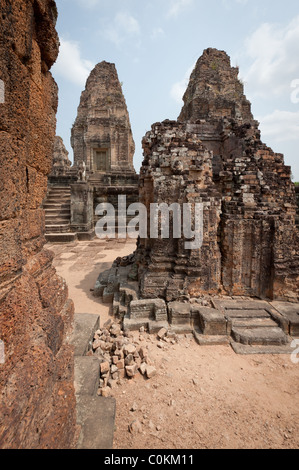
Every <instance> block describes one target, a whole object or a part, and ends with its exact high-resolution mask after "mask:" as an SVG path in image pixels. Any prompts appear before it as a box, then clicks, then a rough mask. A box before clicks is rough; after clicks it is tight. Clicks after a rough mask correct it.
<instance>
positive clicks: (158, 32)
mask: <svg viewBox="0 0 299 470" xmlns="http://www.w3.org/2000/svg"><path fill="white" fill-rule="evenodd" d="M164 35H165V31H164V29H163V28H154V29H153V31H152V34H151V39H153V40H156V39H159V38H160V37H162V36H164Z"/></svg>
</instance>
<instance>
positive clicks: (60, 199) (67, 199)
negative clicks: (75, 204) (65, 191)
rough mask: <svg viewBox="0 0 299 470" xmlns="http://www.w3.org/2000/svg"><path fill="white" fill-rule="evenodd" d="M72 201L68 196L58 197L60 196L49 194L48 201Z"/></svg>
mask: <svg viewBox="0 0 299 470" xmlns="http://www.w3.org/2000/svg"><path fill="white" fill-rule="evenodd" d="M68 201H70V198H69V197H68V196H63V197H58V196H49V197H47V202H48V203H51V204H66V203H67V202H68Z"/></svg>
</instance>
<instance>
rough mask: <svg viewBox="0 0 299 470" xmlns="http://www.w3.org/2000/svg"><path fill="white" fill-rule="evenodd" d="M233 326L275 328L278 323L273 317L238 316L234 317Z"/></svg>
mask: <svg viewBox="0 0 299 470" xmlns="http://www.w3.org/2000/svg"><path fill="white" fill-rule="evenodd" d="M232 326H233V327H236V328H239V327H241V328H268V327H274V328H275V327H277V326H278V325H277V323H276V322H275V321H274V320H272V319H271V318H237V319H232Z"/></svg>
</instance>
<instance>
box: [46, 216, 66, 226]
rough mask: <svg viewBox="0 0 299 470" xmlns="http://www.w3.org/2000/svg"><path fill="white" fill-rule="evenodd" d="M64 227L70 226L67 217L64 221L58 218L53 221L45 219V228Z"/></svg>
mask: <svg viewBox="0 0 299 470" xmlns="http://www.w3.org/2000/svg"><path fill="white" fill-rule="evenodd" d="M64 225H67V226H69V225H70V218H69V217H67V218H66V219H59V218H58V217H56V218H55V219H47V217H46V227H47V228H49V227H57V226H60V227H61V226H64Z"/></svg>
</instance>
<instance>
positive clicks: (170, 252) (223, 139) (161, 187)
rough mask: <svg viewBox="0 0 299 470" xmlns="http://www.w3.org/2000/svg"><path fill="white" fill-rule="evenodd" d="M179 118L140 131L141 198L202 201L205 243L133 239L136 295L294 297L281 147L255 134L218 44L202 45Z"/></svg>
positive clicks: (296, 271) (298, 265)
mask: <svg viewBox="0 0 299 470" xmlns="http://www.w3.org/2000/svg"><path fill="white" fill-rule="evenodd" d="M184 103H185V104H184V107H183V109H182V112H181V114H180V116H179V118H178V121H164V122H163V123H157V124H154V125H153V126H152V130H151V131H150V132H148V133H147V134H146V136H145V138H144V139H143V148H144V162H143V166H142V169H141V175H140V200H141V202H143V203H144V204H145V205H146V206H147V208H148V209H149V207H150V204H151V203H161V202H166V203H167V204H168V205H170V204H172V203H175V202H178V203H179V204H183V203H184V202H190V203H192V204H194V203H196V202H201V203H203V205H204V218H203V222H204V224H203V231H204V239H203V245H202V247H201V248H200V249H199V250H191V251H190V250H186V249H184V248H183V247H182V245H181V241H178V240H175V239H173V238H172V237H170V239H169V240H163V239H161V238H160V239H157V240H152V239H144V238H143V239H142V238H141V239H140V241H139V243H138V249H137V261H138V267H139V268H138V269H139V282H140V289H141V295H142V296H143V297H145V298H150V297H151V296H152V297H155V296H156V295H158V296H159V297H164V298H166V300H176V299H178V298H180V297H181V296H186V295H187V296H198V295H201V294H214V293H219V294H228V295H236V296H238V295H240V296H242V295H246V296H257V297H261V298H271V299H273V298H275V299H284V300H291V301H296V300H298V299H299V236H298V230H297V229H296V226H295V214H296V199H295V187H294V184H293V183H292V181H291V169H290V167H288V166H286V165H285V164H284V158H283V155H281V154H277V153H275V152H273V151H272V150H271V149H270V148H269V147H267V146H266V145H265V144H264V143H263V142H262V141H261V138H260V137H261V135H260V131H259V129H258V125H259V123H258V122H257V121H255V120H254V118H253V116H252V113H251V105H250V102H249V101H248V100H247V99H246V97H245V95H244V90H243V85H242V83H241V82H240V81H239V80H238V69H237V68H234V67H231V65H230V59H229V57H228V55H227V54H226V53H225V52H224V51H218V50H216V49H207V50H205V51H204V53H203V55H202V56H201V57H200V58H199V60H198V62H197V64H196V67H195V68H194V71H193V72H192V74H191V77H190V83H189V86H188V88H187V90H186V93H185V95H184Z"/></svg>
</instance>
